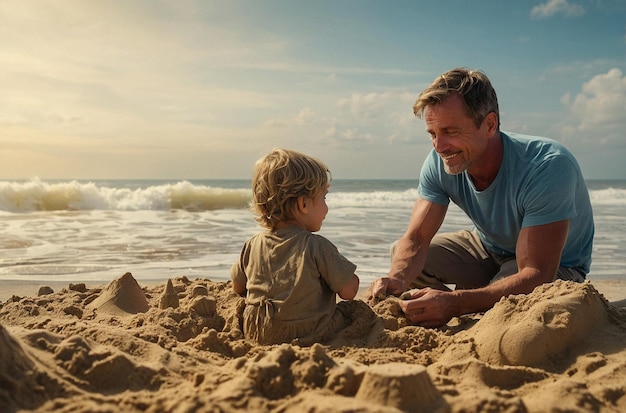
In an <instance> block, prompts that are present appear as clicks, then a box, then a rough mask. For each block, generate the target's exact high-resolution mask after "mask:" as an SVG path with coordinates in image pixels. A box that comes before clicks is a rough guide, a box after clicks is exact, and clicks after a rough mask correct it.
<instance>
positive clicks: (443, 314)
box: [370, 68, 594, 327]
mask: <svg viewBox="0 0 626 413" xmlns="http://www.w3.org/2000/svg"><path fill="white" fill-rule="evenodd" d="M413 110H414V113H415V114H416V116H418V117H420V118H423V119H424V121H425V124H426V131H427V132H428V134H429V135H430V138H431V141H432V144H433V150H432V151H431V153H430V154H429V155H428V157H427V158H426V160H425V161H424V164H423V166H422V171H421V174H420V180H419V187H418V193H419V196H418V199H417V201H416V202H415V206H414V208H413V212H412V215H411V220H410V223H409V226H408V229H407V231H406V233H405V234H404V235H403V236H402V237H401V238H400V239H399V240H398V241H397V242H396V244H395V245H394V248H393V258H392V264H391V269H390V270H389V273H388V275H387V276H384V277H380V278H378V279H376V280H375V281H374V282H373V283H372V285H371V287H370V294H371V295H372V296H374V297H384V296H386V295H388V294H393V295H399V294H401V293H403V292H404V291H405V290H407V289H415V288H418V289H419V290H412V291H411V293H410V294H409V297H408V299H406V300H402V301H401V304H400V305H401V307H402V309H403V311H404V312H405V314H406V317H407V319H408V320H409V321H410V322H412V323H413V324H416V325H421V326H425V327H436V326H441V325H444V324H446V323H447V322H448V321H449V320H450V319H451V318H452V317H455V316H458V315H462V314H468V313H475V312H481V311H486V310H488V309H489V308H491V307H492V306H493V305H494V304H495V303H496V302H498V301H499V300H500V298H502V297H504V296H508V295H510V294H526V293H530V292H531V291H532V290H533V289H534V288H535V287H537V286H538V285H540V284H542V283H547V282H551V281H553V280H555V279H556V278H560V279H564V280H571V281H577V282H582V281H584V279H585V277H586V274H587V273H588V272H589V267H590V264H591V250H592V242H593V234H594V224H593V214H592V209H591V203H590V201H589V193H588V191H587V188H586V185H585V182H584V179H583V176H582V174H581V171H580V168H579V166H578V163H577V161H576V159H575V158H574V156H573V155H572V154H571V153H570V152H569V151H568V150H567V149H565V148H564V147H563V146H562V145H561V144H559V143H558V142H555V141H553V140H549V139H546V138H539V137H531V136H523V135H519V134H512V133H505V132H501V131H500V114H499V109H498V99H497V96H496V92H495V90H494V89H493V87H492V85H491V82H490V81H489V79H488V78H487V76H485V74H484V73H482V72H480V71H475V70H467V69H464V68H457V69H453V70H450V71H448V72H446V73H444V74H442V75H441V76H439V77H438V78H437V79H435V81H434V82H433V83H432V84H431V85H430V86H429V87H427V88H426V89H425V90H424V91H422V93H420V95H419V97H418V99H417V101H416V103H415V105H414V106H413ZM450 200H452V202H454V203H455V204H457V205H458V206H459V207H460V208H461V209H462V210H463V211H465V213H466V214H467V215H468V216H469V217H470V219H471V220H472V222H473V223H474V224H475V229H474V230H472V231H461V232H457V233H444V234H437V231H438V230H439V228H440V227H441V224H442V222H443V220H444V217H445V215H446V211H447V208H448V204H449V202H450ZM449 285H455V286H456V288H455V289H454V290H450V289H449V288H448V286H449Z"/></svg>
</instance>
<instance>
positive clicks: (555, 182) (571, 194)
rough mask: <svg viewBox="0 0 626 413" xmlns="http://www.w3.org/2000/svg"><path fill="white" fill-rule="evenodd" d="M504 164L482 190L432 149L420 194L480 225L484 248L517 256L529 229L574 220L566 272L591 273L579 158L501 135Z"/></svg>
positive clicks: (587, 207) (547, 143)
mask: <svg viewBox="0 0 626 413" xmlns="http://www.w3.org/2000/svg"><path fill="white" fill-rule="evenodd" d="M501 136H502V143H503V145H504V157H503V159H502V165H501V166H500V170H499V171H498V175H497V176H496V178H495V180H494V181H493V182H492V183H491V185H489V187H488V188H487V189H485V190H483V191H478V190H476V188H475V187H474V184H473V182H472V180H471V178H470V177H469V175H468V173H467V171H465V172H463V173H461V174H458V175H450V174H448V173H446V171H445V170H444V166H443V162H442V160H441V158H440V157H439V155H437V153H436V152H435V151H434V150H433V151H431V153H430V154H429V155H428V157H427V158H426V160H425V161H424V165H423V166H422V171H421V174H420V180H419V187H418V192H419V194H420V196H421V197H422V198H423V199H426V200H428V201H431V202H434V203H437V204H443V205H448V203H449V202H450V200H452V202H454V203H455V204H457V205H458V206H459V207H460V208H461V209H462V210H463V211H465V213H466V214H467V215H468V216H469V217H470V219H471V220H472V221H473V222H474V224H475V225H476V229H477V230H478V234H479V236H480V239H481V240H482V242H483V244H484V245H485V247H487V248H488V249H489V250H491V251H493V252H494V253H496V254H498V255H503V256H513V255H515V245H516V243H517V238H518V235H519V233H520V230H521V229H522V228H524V227H531V226H536V225H544V224H549V223H552V222H556V221H561V220H564V219H569V221H570V223H569V233H568V236H567V240H566V242H565V247H564V248H563V253H562V255H561V263H560V265H561V266H562V267H574V268H579V269H581V270H583V271H584V272H585V273H588V272H589V267H590V265H591V250H592V244H593V234H594V223H593V211H592V208H591V202H590V201H589V192H588V191H587V186H586V185H585V180H584V178H583V176H582V173H581V171H580V167H579V166H578V163H577V162H576V159H575V158H574V156H573V155H572V154H571V153H570V152H569V151H568V150H567V149H566V148H565V147H564V146H563V145H561V144H560V143H558V142H556V141H553V140H551V139H547V138H541V137H535V136H525V135H520V134H513V133H504V132H501Z"/></svg>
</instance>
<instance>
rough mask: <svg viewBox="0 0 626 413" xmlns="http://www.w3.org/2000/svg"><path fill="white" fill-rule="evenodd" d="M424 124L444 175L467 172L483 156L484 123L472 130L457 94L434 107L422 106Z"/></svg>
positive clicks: (471, 122)
mask: <svg viewBox="0 0 626 413" xmlns="http://www.w3.org/2000/svg"><path fill="white" fill-rule="evenodd" d="M424 121H425V122H426V132H427V133H428V134H429V135H430V139H431V141H432V144H433V148H435V151H436V152H437V153H438V154H439V156H440V157H441V159H442V160H443V163H444V167H445V170H446V172H447V173H448V174H451V175H457V174H460V173H462V172H463V171H465V170H469V169H470V168H471V167H472V166H476V161H478V160H480V158H481V156H483V154H484V153H485V151H486V147H487V137H486V134H485V131H483V126H484V123H485V122H484V121H483V126H481V127H480V128H477V127H476V125H475V124H474V121H473V120H472V119H471V118H470V117H469V116H468V115H467V113H466V111H465V108H464V106H463V100H462V98H461V96H459V95H458V94H452V95H450V96H448V97H447V98H446V99H445V100H444V101H443V102H442V103H440V104H438V105H435V106H428V107H426V109H425V111H424Z"/></svg>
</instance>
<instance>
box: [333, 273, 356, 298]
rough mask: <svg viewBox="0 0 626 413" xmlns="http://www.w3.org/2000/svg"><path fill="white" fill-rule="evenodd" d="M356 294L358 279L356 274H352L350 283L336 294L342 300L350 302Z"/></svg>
mask: <svg viewBox="0 0 626 413" xmlns="http://www.w3.org/2000/svg"><path fill="white" fill-rule="evenodd" d="M357 292H359V277H357V276H356V274H352V278H351V279H350V281H348V282H347V283H346V285H344V286H343V287H342V288H341V290H339V291H337V294H339V297H341V298H342V299H344V300H352V299H353V298H354V297H356V293H357Z"/></svg>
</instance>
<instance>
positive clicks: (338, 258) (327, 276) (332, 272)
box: [314, 235, 356, 292]
mask: <svg viewBox="0 0 626 413" xmlns="http://www.w3.org/2000/svg"><path fill="white" fill-rule="evenodd" d="M314 238H315V240H316V244H317V247H316V250H317V251H316V254H315V262H316V265H317V269H318V270H319V272H320V274H321V276H322V278H323V279H324V281H326V283H327V284H328V286H329V287H330V289H331V290H333V291H335V292H337V291H339V290H341V289H342V288H343V287H344V286H345V285H346V283H347V282H348V281H350V280H351V279H352V276H353V275H354V273H355V271H356V265H354V264H353V263H352V262H350V261H349V260H348V259H347V258H345V257H344V256H343V255H341V254H340V253H339V250H338V249H337V247H336V246H335V245H334V244H333V243H332V242H330V241H329V240H327V239H326V238H324V237H322V236H320V235H316V236H315V237H314Z"/></svg>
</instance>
